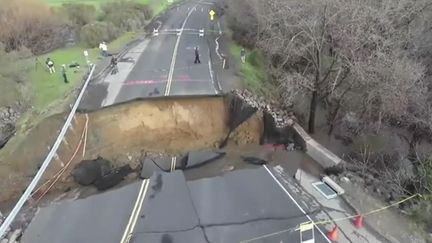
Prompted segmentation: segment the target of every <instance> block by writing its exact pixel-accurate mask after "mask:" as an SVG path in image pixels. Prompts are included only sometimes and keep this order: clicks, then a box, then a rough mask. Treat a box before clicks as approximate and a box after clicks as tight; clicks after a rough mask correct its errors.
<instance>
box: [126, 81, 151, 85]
mask: <svg viewBox="0 0 432 243" xmlns="http://www.w3.org/2000/svg"><path fill="white" fill-rule="evenodd" d="M154 83H160V81H155V80H130V81H126V82H124V85H140V84H154Z"/></svg>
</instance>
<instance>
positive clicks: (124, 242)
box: [120, 180, 150, 243]
mask: <svg viewBox="0 0 432 243" xmlns="http://www.w3.org/2000/svg"><path fill="white" fill-rule="evenodd" d="M149 184H150V180H143V182H142V183H141V187H140V190H139V192H138V197H137V199H136V201H135V205H134V207H133V210H132V213H131V216H130V218H129V222H128V224H127V225H126V228H125V231H124V233H123V236H122V238H121V240H120V243H128V242H129V241H130V239H131V237H132V233H133V230H134V228H135V225H136V222H137V220H138V216H139V214H140V212H141V208H142V206H143V203H144V198H145V195H146V193H147V189H148V187H149Z"/></svg>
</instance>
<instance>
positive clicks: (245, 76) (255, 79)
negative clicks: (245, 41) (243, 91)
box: [229, 41, 270, 95]
mask: <svg viewBox="0 0 432 243" xmlns="http://www.w3.org/2000/svg"><path fill="white" fill-rule="evenodd" d="M241 48H242V47H241V46H239V45H237V44H236V43H234V42H233V41H231V42H230V43H229V51H230V54H231V56H232V57H233V58H234V59H235V60H236V62H237V63H238V66H239V72H240V75H241V77H242V81H243V86H244V87H245V88H247V89H250V90H251V91H254V92H255V93H258V94H263V95H265V94H266V93H268V92H267V90H268V89H269V86H270V85H268V80H269V76H268V74H267V72H266V69H265V63H264V62H263V61H262V60H263V58H262V56H261V55H260V53H258V51H256V50H253V51H249V50H246V62H245V63H241V61H240V51H241Z"/></svg>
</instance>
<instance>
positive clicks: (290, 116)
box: [232, 89, 296, 128]
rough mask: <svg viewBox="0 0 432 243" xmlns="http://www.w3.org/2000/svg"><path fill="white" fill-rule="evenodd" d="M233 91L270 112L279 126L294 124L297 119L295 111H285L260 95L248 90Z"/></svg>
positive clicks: (249, 103) (251, 104)
mask: <svg viewBox="0 0 432 243" xmlns="http://www.w3.org/2000/svg"><path fill="white" fill-rule="evenodd" d="M232 93H233V94H234V95H236V96H237V97H239V98H240V99H242V100H243V101H244V102H245V103H246V104H248V105H250V106H252V107H254V108H257V109H258V110H261V111H264V112H267V113H268V114H270V115H271V117H272V118H273V120H274V121H275V125H276V127H277V128H285V127H289V126H292V125H293V124H294V122H295V121H296V118H295V116H294V112H286V111H283V110H281V109H280V108H277V107H276V106H275V105H274V104H271V103H268V102H267V101H266V100H265V99H264V98H262V97H258V96H256V95H254V94H252V93H251V92H250V91H248V90H238V89H235V90H233V91H232Z"/></svg>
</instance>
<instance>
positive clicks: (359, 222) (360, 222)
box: [354, 215, 363, 229]
mask: <svg viewBox="0 0 432 243" xmlns="http://www.w3.org/2000/svg"><path fill="white" fill-rule="evenodd" d="M354 227H356V228H357V229H360V228H361V227H363V216H361V215H358V216H357V217H355V219H354Z"/></svg>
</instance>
